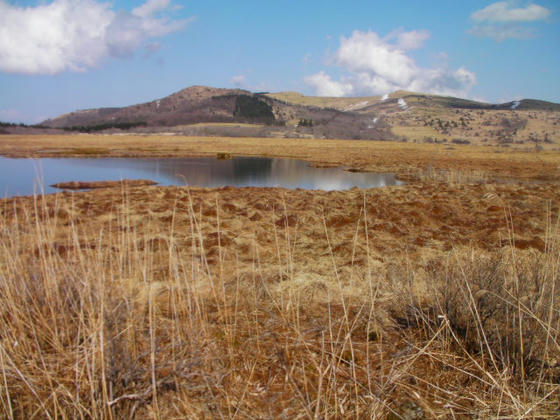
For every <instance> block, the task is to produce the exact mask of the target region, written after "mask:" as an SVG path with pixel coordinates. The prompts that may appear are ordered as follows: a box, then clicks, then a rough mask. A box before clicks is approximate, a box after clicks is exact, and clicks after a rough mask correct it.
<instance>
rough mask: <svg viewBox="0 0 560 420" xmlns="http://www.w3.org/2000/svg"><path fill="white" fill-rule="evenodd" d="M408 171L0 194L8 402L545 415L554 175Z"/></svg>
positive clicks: (16, 408)
mask: <svg viewBox="0 0 560 420" xmlns="http://www.w3.org/2000/svg"><path fill="white" fill-rule="evenodd" d="M105 146H106V145H104V146H103V147H105ZM222 146H223V144H222ZM237 146H238V147H241V146H240V145H237ZM353 147H357V146H353ZM219 150H226V151H227V152H230V151H234V152H235V150H239V149H236V147H235V146H234V145H233V144H232V145H231V148H223V147H222V148H220V149H219ZM354 152H356V150H354V151H351V152H349V154H350V155H352V153H354ZM370 152H372V150H370ZM356 153H357V152H356ZM458 158H459V157H457V159H458ZM349 159H354V158H353V157H351V158H349ZM408 159H410V161H414V159H416V157H415V156H414V155H411V156H409V158H408ZM317 160H318V161H327V162H328V161H329V159H328V158H325V157H323V156H321V157H320V158H317ZM536 170H539V169H538V168H537V169H536ZM424 175H426V174H424ZM418 178H422V177H420V176H418V177H417V178H416V179H418ZM428 178H429V179H428ZM422 179H425V181H423V182H417V183H414V184H411V185H407V186H400V187H391V188H380V189H370V190H358V189H353V190H348V191H333V192H321V191H305V190H283V189H264V188H241V189H235V188H221V189H201V188H179V187H166V188H164V187H130V186H128V187H125V188H123V189H119V190H117V189H100V190H94V191H90V192H79V193H70V192H64V193H59V194H52V195H47V196H38V197H23V198H14V199H5V200H0V396H1V398H0V401H1V402H0V412H1V413H2V414H1V415H2V416H5V417H8V418H10V417H14V418H32V417H41V418H45V417H47V418H48V417H51V418H55V417H72V418H80V417H97V418H123V417H126V418H128V417H134V418H152V417H153V418H177V417H181V418H185V417H187V418H407V419H419V418H436V417H446V418H447V417H449V418H473V417H475V418H529V417H530V418H547V417H548V418H552V417H555V416H558V414H559V413H560V405H559V404H558V401H559V392H560V303H559V301H558V288H559V287H560V280H559V278H560V276H559V268H560V265H559V263H560V259H559V248H558V222H557V221H558V217H559V205H560V189H559V187H558V186H556V185H553V184H492V183H490V184H484V183H465V181H466V180H467V179H466V178H461V179H458V178H449V177H447V178H446V177H443V178H441V177H439V178H438V177H426V176H425V177H424V178H422Z"/></svg>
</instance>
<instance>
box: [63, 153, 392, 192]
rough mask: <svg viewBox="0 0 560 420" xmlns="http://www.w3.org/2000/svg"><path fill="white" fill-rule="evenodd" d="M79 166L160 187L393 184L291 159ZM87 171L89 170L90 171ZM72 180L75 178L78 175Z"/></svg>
mask: <svg viewBox="0 0 560 420" xmlns="http://www.w3.org/2000/svg"><path fill="white" fill-rule="evenodd" d="M80 161H81V162H80V167H81V168H83V170H84V171H86V167H88V166H95V167H97V168H99V169H98V171H99V172H100V174H101V175H100V176H99V177H98V178H99V179H105V177H103V169H101V168H105V169H107V171H106V172H107V174H108V173H110V170H109V169H112V170H113V171H114V170H122V174H123V176H122V177H123V178H126V177H138V176H141V177H143V178H148V179H152V180H154V181H157V182H159V183H161V184H163V185H191V186H201V187H219V186H226V185H231V186H251V185H258V186H279V187H285V188H307V189H322V190H335V189H346V188H351V187H353V186H357V187H361V188H371V187H383V186H390V185H397V184H398V182H397V181H396V180H395V177H394V175H392V174H374V173H354V172H348V171H344V170H342V169H340V168H313V167H311V166H309V164H308V163H307V162H304V161H300V160H293V159H278V158H253V157H237V158H234V159H231V160H218V159H214V158H170V159H93V160H92V159H83V160H81V159H80ZM91 169H92V168H90V169H89V170H91ZM72 179H79V175H77V176H74V177H73V178H72Z"/></svg>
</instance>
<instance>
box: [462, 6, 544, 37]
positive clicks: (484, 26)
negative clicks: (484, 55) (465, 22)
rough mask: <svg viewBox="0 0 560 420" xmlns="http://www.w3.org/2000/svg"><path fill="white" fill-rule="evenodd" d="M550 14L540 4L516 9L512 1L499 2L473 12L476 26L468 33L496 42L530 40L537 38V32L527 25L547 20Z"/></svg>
mask: <svg viewBox="0 0 560 420" xmlns="http://www.w3.org/2000/svg"><path fill="white" fill-rule="evenodd" d="M550 14H551V12H550V10H549V9H547V8H546V7H543V6H539V5H538V4H533V3H531V4H529V5H528V6H527V7H524V8H515V7H514V5H513V3H512V2H511V1H499V2H496V3H492V4H491V5H489V6H487V7H485V8H484V9H480V10H477V11H475V12H473V13H472V14H471V19H472V21H473V22H474V23H475V24H474V26H473V27H472V28H470V29H469V31H468V32H469V33H470V34H472V35H475V36H478V37H481V38H492V39H494V40H496V41H504V40H506V39H530V38H534V37H535V36H536V32H535V30H534V29H533V28H530V27H527V26H526V25H527V24H528V23H531V22H536V21H540V20H545V19H547V18H548V17H549V16H550Z"/></svg>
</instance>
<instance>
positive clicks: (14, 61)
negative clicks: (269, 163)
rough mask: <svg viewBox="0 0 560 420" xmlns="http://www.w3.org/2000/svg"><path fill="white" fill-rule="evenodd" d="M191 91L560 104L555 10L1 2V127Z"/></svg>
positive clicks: (443, 1) (475, 4)
mask: <svg viewBox="0 0 560 420" xmlns="http://www.w3.org/2000/svg"><path fill="white" fill-rule="evenodd" d="M191 85H208V86H214V87H239V88H244V89H248V90H251V91H299V92H301V93H304V94H308V95H323V96H366V95H382V94H385V93H389V92H392V91H394V90H398V89H406V90H412V91H418V92H426V93H436V94H444V95H453V96H461V97H468V98H474V99H479V100H484V101H487V102H506V101H510V100H515V99H521V98H535V99H543V100H548V101H553V102H560V2H558V1H557V0H535V1H523V0H509V1H498V2H493V1H488V0H484V1H483V0H471V1H467V2H457V1H449V0H432V1H428V2H425V1H424V2H422V1H418V0H401V1H398V2H387V1H377V0H369V1H366V0H353V1H351V2H341V1H339V0H324V1H305V2H301V1H293V0H284V1H277V2H268V1H264V2H263V1H255V0H247V1H238V2H233V1H224V0H205V1H200V0H199V1H192V0H191V1H172V0H147V1H129V0H114V1H112V2H106V1H103V0H39V1H31V0H8V1H6V0H0V121H10V122H25V123H36V122H39V121H42V120H44V119H47V118H50V117H54V116H57V115H60V114H62V113H66V112H70V111H73V110H76V109H85V108H97V107H102V106H126V105H131V104H135V103H141V102H146V101H150V100H153V99H157V98H161V97H164V96H167V95H169V94H171V93H173V92H176V91H178V90H181V89H183V88H185V87H188V86H191Z"/></svg>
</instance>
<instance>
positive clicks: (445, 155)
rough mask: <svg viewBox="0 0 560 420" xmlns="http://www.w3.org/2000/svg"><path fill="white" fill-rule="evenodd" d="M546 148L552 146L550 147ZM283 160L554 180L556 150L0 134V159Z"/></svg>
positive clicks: (558, 174) (559, 167)
mask: <svg viewBox="0 0 560 420" xmlns="http://www.w3.org/2000/svg"><path fill="white" fill-rule="evenodd" d="M551 147H552V146H551ZM217 153H226V154H229V155H232V156H265V157H285V158H293V159H303V160H307V161H309V162H311V163H313V164H317V165H328V166H337V165H342V166H346V167H350V168H355V169H358V170H369V171H376V172H394V173H398V174H399V175H405V176H409V175H410V174H417V173H418V172H419V171H427V170H437V171H454V170H461V171H470V172H473V171H475V172H484V173H485V174H486V175H487V176H490V177H516V178H525V179H540V180H546V181H554V182H557V181H559V180H560V152H559V151H557V150H552V149H550V150H543V151H540V152H535V149H534V148H529V147H527V146H526V145H525V146H523V145H521V146H517V145H512V146H511V147H507V148H506V147H496V146H471V145H444V144H416V143H397V142H388V141H354V140H324V139H305V140H302V139H284V138H279V139H275V138H242V137H240V138H227V137H181V136H164V135H147V136H140V135H136V136H135V135H85V134H84V135H67V136H64V135H58V136H51V135H44V136H14V135H4V136H0V155H2V156H10V157H89V158H92V157H192V156H211V157H215V156H216V154H217Z"/></svg>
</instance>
